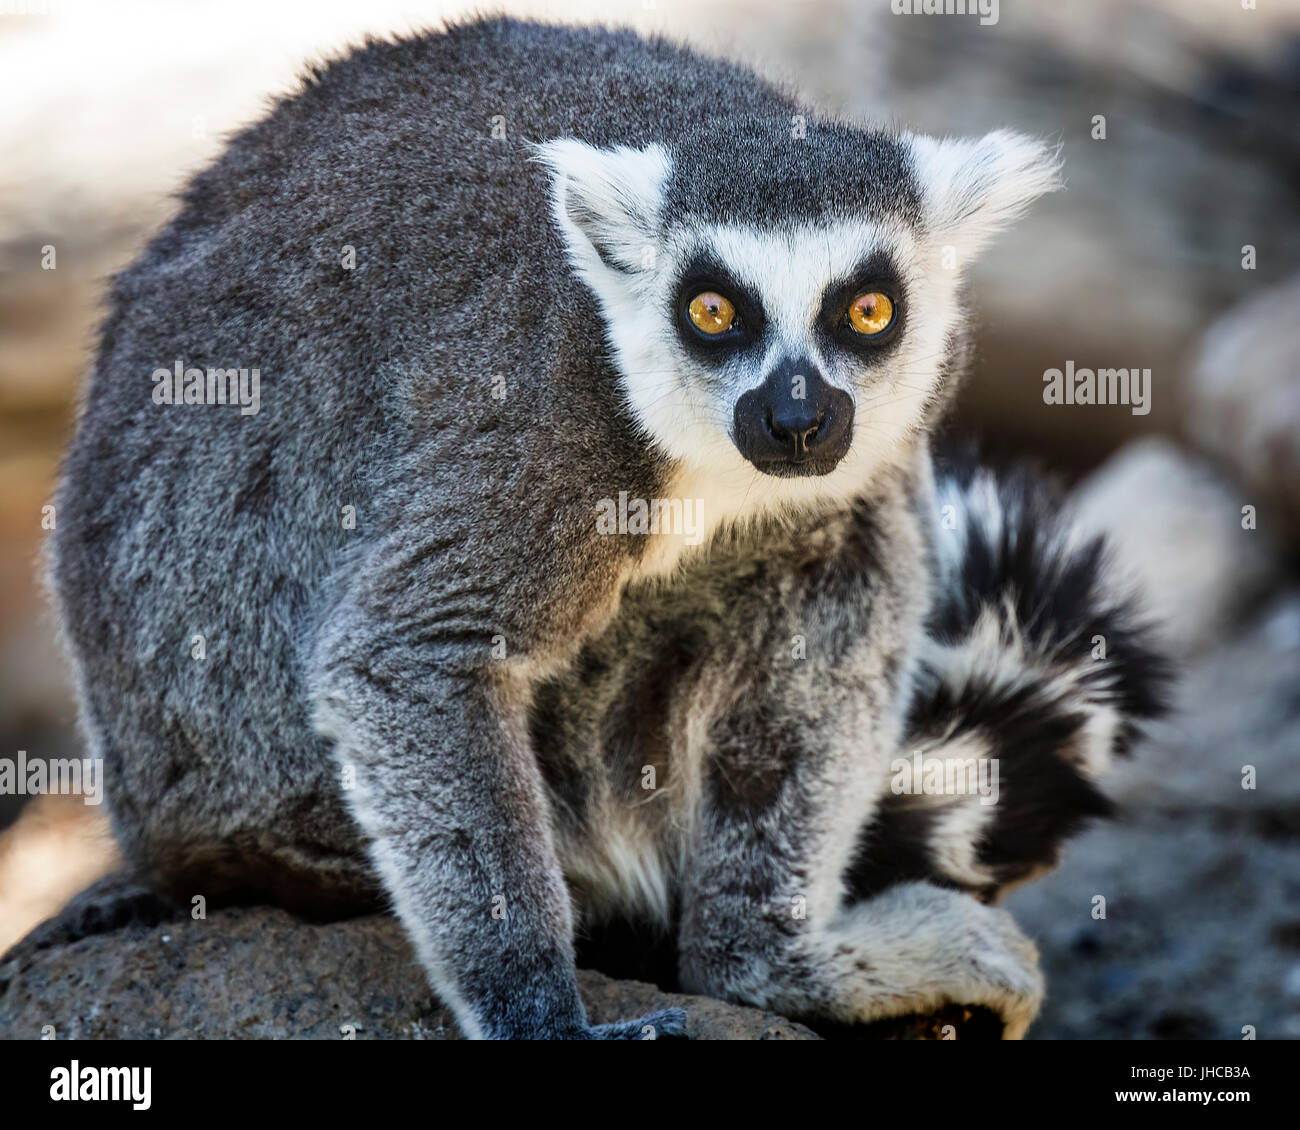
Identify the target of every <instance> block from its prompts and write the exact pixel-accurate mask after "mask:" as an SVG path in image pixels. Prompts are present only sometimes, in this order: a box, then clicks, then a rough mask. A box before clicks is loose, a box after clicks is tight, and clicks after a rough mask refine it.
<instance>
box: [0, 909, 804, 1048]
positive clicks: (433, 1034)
mask: <svg viewBox="0 0 1300 1130" xmlns="http://www.w3.org/2000/svg"><path fill="white" fill-rule="evenodd" d="M579 981H580V985H581V988H582V994H583V998H584V1000H585V1001H586V1003H587V1009H588V1013H589V1015H590V1016H591V1019H592V1021H593V1023H597V1024H603V1023H606V1022H610V1021H615V1020H626V1019H628V1018H629V1017H633V1016H637V1015H639V1014H642V1013H646V1012H650V1011H652V1010H654V1009H658V1008H665V1007H671V1006H677V1007H680V1008H684V1009H685V1010H686V1015H687V1035H688V1036H690V1037H691V1038H693V1039H697V1040H815V1039H817V1036H816V1035H815V1034H814V1033H813V1032H811V1031H810V1030H809V1029H807V1028H805V1027H803V1026H802V1025H799V1024H795V1023H792V1022H791V1021H789V1020H785V1019H783V1018H782V1017H779V1016H774V1015H772V1014H771V1013H766V1012H762V1011H760V1010H758V1009H753V1008H742V1007H740V1006H738V1005H732V1004H727V1003H725V1002H723V1001H717V1000H710V999H707V998H703V997H693V996H683V995H675V994H670V993H664V992H661V991H660V990H659V989H657V988H655V987H654V986H653V985H646V984H642V983H640V982H637V981H614V980H611V979H610V978H608V977H605V976H602V975H601V974H599V973H594V972H590V971H583V972H582V973H581V974H580V975H579ZM46 1025H52V1026H53V1028H54V1033H55V1038H56V1039H114V1040H124V1039H145V1040H148V1039H227V1040H228V1039H289V1038H294V1039H325V1040H331V1039H332V1040H337V1039H344V1038H346V1037H347V1036H348V1035H349V1034H352V1035H353V1036H354V1038H356V1039H411V1040H454V1039H459V1033H458V1032H457V1030H456V1027H455V1024H454V1023H453V1021H452V1018H451V1014H450V1013H449V1012H448V1011H447V1010H446V1009H445V1008H443V1007H442V1006H441V1005H440V1004H439V1003H438V1002H437V1001H436V1000H435V999H434V997H433V996H432V994H431V993H430V991H429V988H428V985H427V983H426V981H425V977H424V972H423V971H422V970H421V969H420V967H419V965H418V964H417V963H416V961H415V956H414V954H413V953H412V951H411V948H410V945H409V944H408V943H407V941H406V938H405V936H404V935H403V933H402V931H401V927H400V926H399V924H398V922H397V920H396V919H394V918H383V917H370V918H357V919H352V920H350V921H347V922H336V923H330V924H327V925H312V924H308V923H304V922H300V921H297V920H295V919H294V918H292V917H291V916H290V915H288V914H286V913H285V912H284V911H281V910H272V909H263V908H254V909H236V910H224V911H221V912H218V913H214V914H213V915H212V916H211V917H209V918H208V919H206V920H204V921H197V922H196V921H193V920H190V919H187V918H181V919H178V920H177V921H173V922H169V923H165V924H163V925H160V926H151V927H144V926H128V927H124V928H122V929H119V930H115V931H112V932H109V933H104V934H98V935H95V936H92V937H89V938H83V939H82V940H80V941H78V942H74V943H72V944H71V945H68V946H65V947H62V948H54V949H49V950H45V951H40V952H37V953H35V954H27V955H25V956H23V957H21V958H17V959H15V958H10V959H7V960H6V961H5V962H3V963H0V1036H6V1037H10V1038H17V1039H22V1038H30V1039H37V1038H39V1037H40V1036H41V1034H42V1029H43V1028H45V1026H46Z"/></svg>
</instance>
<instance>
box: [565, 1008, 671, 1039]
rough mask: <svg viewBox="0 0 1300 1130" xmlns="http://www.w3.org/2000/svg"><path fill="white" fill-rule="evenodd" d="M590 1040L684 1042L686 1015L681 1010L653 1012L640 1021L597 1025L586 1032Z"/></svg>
mask: <svg viewBox="0 0 1300 1130" xmlns="http://www.w3.org/2000/svg"><path fill="white" fill-rule="evenodd" d="M585 1038H586V1039H588V1040H684V1039H685V1038H686V1013H685V1012H683V1011H682V1010H681V1009H680V1008H665V1009H661V1010H660V1011H658V1012H651V1013H648V1014H647V1015H645V1016H643V1017H641V1018H640V1019H639V1020H622V1021H619V1022H618V1023H615V1024H597V1025H595V1026H594V1027H591V1028H588V1029H587V1030H586V1036H585Z"/></svg>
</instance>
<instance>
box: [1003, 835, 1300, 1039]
mask: <svg viewBox="0 0 1300 1130" xmlns="http://www.w3.org/2000/svg"><path fill="white" fill-rule="evenodd" d="M1296 832H1297V829H1292V830H1291V832H1290V833H1289V834H1288V833H1285V832H1279V833H1274V834H1268V833H1266V832H1265V831H1262V830H1261V829H1259V828H1257V827H1255V826H1254V825H1253V822H1252V821H1250V820H1248V819H1246V818H1244V817H1239V818H1237V819H1235V820H1230V819H1226V818H1225V817H1224V816H1222V815H1216V814H1209V813H1191V812H1184V813H1157V812H1151V811H1136V812H1130V813H1128V814H1127V815H1126V817H1125V818H1124V819H1123V820H1121V821H1120V822H1119V823H1111V824H1108V825H1105V826H1101V827H1098V828H1096V829H1095V830H1094V831H1092V832H1091V833H1089V834H1087V835H1085V836H1084V837H1082V838H1081V839H1080V840H1078V841H1076V842H1075V843H1073V844H1072V845H1071V846H1070V848H1069V850H1068V851H1067V853H1066V858H1065V861H1064V863H1063V865H1062V866H1061V868H1060V870H1058V871H1056V872H1055V873H1054V874H1052V875H1051V876H1050V877H1048V878H1047V879H1045V880H1044V881H1043V882H1041V883H1035V884H1031V885H1030V886H1028V887H1025V888H1023V889H1022V890H1020V891H1017V892H1015V894H1013V895H1012V896H1011V898H1010V899H1008V901H1007V909H1009V910H1010V911H1011V912H1012V913H1013V914H1014V915H1015V916H1016V919H1017V921H1019V922H1020V924H1021V926H1022V927H1023V929H1024V930H1025V932H1026V933H1027V934H1029V935H1030V936H1031V937H1032V938H1034V939H1035V940H1036V941H1037V943H1038V947H1039V951H1040V953H1041V954H1042V962H1043V972H1044V974H1045V976H1046V978H1047V985H1048V994H1047V1001H1046V1002H1045V1004H1044V1006H1043V1010H1042V1012H1041V1013H1040V1014H1039V1018H1038V1020H1037V1021H1036V1022H1035V1024H1034V1026H1033V1027H1032V1028H1031V1029H1030V1031H1029V1038H1030V1039H1090V1040H1096V1039H1114V1040H1134V1039H1152V1038H1163V1039H1220V1040H1240V1039H1242V1038H1243V1035H1244V1034H1245V1033H1244V1032H1243V1029H1244V1028H1246V1027H1247V1026H1250V1027H1253V1028H1254V1029H1255V1035H1256V1038H1258V1039H1261V1040H1265V1039H1295V1038H1296V1037H1298V1036H1300V999H1298V998H1296V997H1294V996H1288V995H1287V993H1286V991H1285V989H1286V986H1287V985H1288V984H1290V983H1291V982H1290V981H1289V977H1290V976H1291V974H1292V971H1293V970H1295V968H1296V966H1297V965H1300V852H1297V850H1296V842H1295V835H1296ZM1098 895H1101V896H1103V897H1104V898H1105V900H1106V903H1105V911H1106V917H1105V918H1104V919H1095V918H1093V917H1092V915H1093V906H1094V903H1093V900H1094V898H1095V897H1096V896H1098Z"/></svg>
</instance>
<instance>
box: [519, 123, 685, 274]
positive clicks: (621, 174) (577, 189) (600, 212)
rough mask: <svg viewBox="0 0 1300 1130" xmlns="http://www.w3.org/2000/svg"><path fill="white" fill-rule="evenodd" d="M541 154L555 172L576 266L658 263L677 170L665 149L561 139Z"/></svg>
mask: <svg viewBox="0 0 1300 1130" xmlns="http://www.w3.org/2000/svg"><path fill="white" fill-rule="evenodd" d="M536 155H537V159H538V160H540V161H542V162H543V163H544V164H546V165H548V166H549V167H550V169H551V175H552V203H553V211H554V215H555V219H556V222H557V223H558V224H559V225H560V230H561V231H562V232H563V233H564V236H565V241H566V242H567V243H568V246H569V256H570V258H571V259H572V260H573V264H574V266H575V267H577V268H579V269H580V270H581V269H584V268H586V269H593V268H597V267H598V265H599V264H600V263H603V264H604V265H605V266H606V267H612V268H613V269H615V270H619V271H625V272H626V271H636V270H640V269H642V268H643V267H644V266H645V265H646V264H647V261H649V262H653V258H652V256H653V253H654V252H653V249H654V248H655V247H656V246H657V245H658V238H657V237H658V230H659V215H660V207H661V205H662V203H663V189H664V184H665V182H666V181H667V179H668V174H669V173H670V172H671V170H672V162H671V161H670V159H669V157H668V154H667V152H666V151H665V150H664V149H663V147H662V146H660V145H647V146H646V147H645V148H644V149H629V148H627V147H626V146H619V147H618V148H616V149H597V148H596V147H595V146H592V145H588V144H586V143H585V142H582V141H575V140H574V139H572V138H559V139H558V140H556V141H548V142H546V143H545V144H542V145H539V146H537V149H536ZM647 253H649V254H647Z"/></svg>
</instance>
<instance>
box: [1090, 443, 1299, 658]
mask: <svg viewBox="0 0 1300 1130" xmlns="http://www.w3.org/2000/svg"><path fill="white" fill-rule="evenodd" d="M1252 497H1253V496H1252V495H1251V494H1250V493H1248V492H1243V491H1242V490H1240V489H1239V488H1238V487H1236V486H1235V485H1234V484H1232V483H1231V482H1229V481H1227V480H1225V479H1224V478H1222V477H1221V476H1220V475H1219V474H1218V473H1217V472H1216V471H1215V470H1214V468H1213V467H1211V466H1210V465H1209V464H1207V463H1205V462H1204V461H1202V460H1200V459H1197V458H1194V457H1193V456H1190V455H1187V454H1185V453H1184V452H1183V451H1182V450H1181V449H1180V448H1178V447H1177V446H1175V445H1174V444H1173V443H1171V442H1170V441H1168V440H1165V439H1158V438H1150V439H1144V440H1139V441H1137V442H1135V443H1131V444H1129V445H1128V446H1126V447H1125V448H1123V449H1122V450H1121V451H1120V452H1118V453H1117V454H1116V455H1115V456H1114V457H1112V458H1111V459H1110V460H1108V461H1107V462H1106V463H1105V464H1103V466H1102V467H1101V468H1099V469H1098V470H1097V471H1095V472H1094V473H1093V474H1092V475H1090V476H1088V478H1086V479H1085V480H1084V481H1083V482H1082V483H1081V484H1080V485H1079V487H1078V488H1077V490H1076V491H1075V493H1074V496H1073V499H1072V505H1073V508H1074V510H1075V511H1076V513H1077V516H1078V520H1079V525H1080V528H1081V529H1082V530H1084V531H1087V532H1096V533H1105V534H1108V535H1110V538H1111V541H1112V545H1113V549H1114V564H1115V572H1114V575H1115V577H1116V582H1117V584H1118V585H1120V586H1121V588H1123V587H1132V588H1134V589H1136V590H1137V591H1138V592H1139V593H1140V595H1141V598H1142V600H1143V603H1144V605H1145V607H1146V608H1147V610H1148V611H1149V613H1150V614H1151V616H1152V618H1153V619H1154V620H1155V622H1156V624H1155V626H1156V628H1157V632H1158V635H1159V637H1160V639H1161V641H1162V642H1163V643H1164V645H1165V646H1166V647H1167V648H1168V649H1169V650H1170V652H1171V653H1172V655H1173V656H1174V657H1175V658H1176V659H1180V660H1181V659H1183V658H1185V657H1186V656H1188V655H1190V654H1196V653H1200V652H1204V651H1206V650H1208V649H1209V648H1211V647H1214V646H1216V645H1220V644H1222V643H1223V642H1224V641H1225V640H1227V639H1228V638H1229V637H1231V636H1232V635H1234V634H1236V632H1237V631H1238V630H1239V629H1240V628H1241V626H1242V625H1243V624H1245V623H1246V622H1248V621H1249V620H1251V619H1253V618H1255V617H1256V616H1257V615H1258V614H1259V611H1260V608H1261V606H1262V601H1263V600H1264V598H1265V597H1266V595H1267V594H1268V593H1269V592H1270V591H1271V590H1272V589H1273V588H1275V587H1276V585H1277V584H1278V583H1279V580H1280V578H1281V575H1282V570H1281V557H1280V551H1279V549H1278V546H1277V543H1276V541H1275V539H1274V538H1273V537H1272V536H1271V535H1270V534H1269V532H1268V531H1267V530H1264V529H1258V528H1256V529H1248V528H1246V527H1245V526H1244V525H1243V513H1242V507H1243V506H1247V505H1251V504H1252V503H1251V499H1252Z"/></svg>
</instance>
